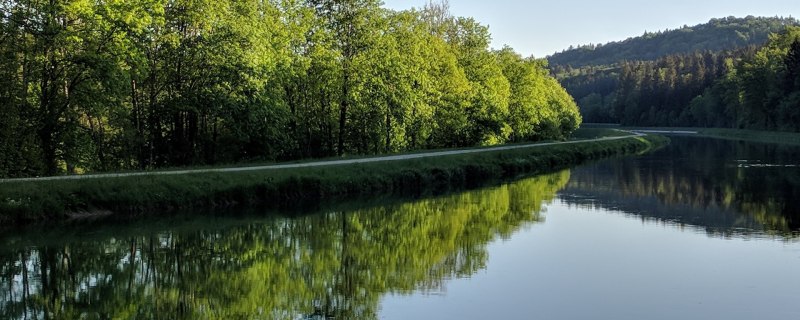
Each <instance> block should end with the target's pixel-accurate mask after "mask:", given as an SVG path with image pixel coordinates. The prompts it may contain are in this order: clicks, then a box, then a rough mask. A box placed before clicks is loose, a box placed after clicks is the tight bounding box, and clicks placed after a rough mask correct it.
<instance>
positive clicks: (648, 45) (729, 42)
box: [548, 16, 797, 68]
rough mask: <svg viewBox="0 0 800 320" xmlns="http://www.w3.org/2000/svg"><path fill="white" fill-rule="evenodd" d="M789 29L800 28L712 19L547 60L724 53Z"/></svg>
mask: <svg viewBox="0 0 800 320" xmlns="http://www.w3.org/2000/svg"><path fill="white" fill-rule="evenodd" d="M788 25H797V20H795V19H793V18H779V17H773V18H765V17H753V16H748V17H745V18H736V17H727V18H722V19H711V20H710V21H709V22H708V23H704V24H699V25H696V26H692V27H689V26H683V27H681V28H678V29H675V30H665V31H659V32H645V33H644V35H642V36H639V37H633V38H628V39H626V40H624V41H620V42H610V43H607V44H597V45H595V44H590V45H585V46H579V47H577V48H571V49H568V50H564V51H562V52H560V53H556V54H553V55H552V56H550V57H548V60H549V61H550V63H551V64H552V65H553V66H563V67H566V66H571V67H572V68H580V67H583V66H598V65H611V64H616V63H618V62H621V61H651V60H656V59H659V58H662V57H664V56H667V55H673V54H688V53H694V52H698V51H712V52H717V51H724V50H732V49H737V48H741V47H746V46H749V45H762V44H764V43H765V42H766V41H767V38H768V37H769V35H770V34H771V33H775V32H780V31H782V30H783V29H784V28H786V26H788Z"/></svg>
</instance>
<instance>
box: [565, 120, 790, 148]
mask: <svg viewBox="0 0 800 320" xmlns="http://www.w3.org/2000/svg"><path fill="white" fill-rule="evenodd" d="M616 129H619V130H616ZM620 130H661V131H690V132H697V136H699V137H708V138H718V139H730V140H741V141H750V142H762V143H779V144H788V145H800V132H784V131H759V130H745V129H728V128H698V127H629V126H625V127H623V126H620V125H618V124H603V123H584V124H583V125H582V126H581V129H579V130H578V131H577V132H576V137H579V138H582V139H590V138H595V137H598V136H605V137H610V136H614V135H613V134H612V133H611V132H613V131H617V132H621V133H623V134H624V132H625V131H620Z"/></svg>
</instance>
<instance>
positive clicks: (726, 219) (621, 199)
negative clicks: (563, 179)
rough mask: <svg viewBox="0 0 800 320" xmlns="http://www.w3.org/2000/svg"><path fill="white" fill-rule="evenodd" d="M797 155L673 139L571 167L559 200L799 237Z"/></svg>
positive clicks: (709, 227) (721, 231)
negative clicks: (647, 150) (650, 149)
mask: <svg viewBox="0 0 800 320" xmlns="http://www.w3.org/2000/svg"><path fill="white" fill-rule="evenodd" d="M798 159H800V148H798V147H792V146H780V145H771V144H755V143H744V142H735V141H727V140H714V139H701V138H686V137H683V138H681V137H675V138H673V142H672V143H671V144H670V145H669V146H668V147H667V148H665V149H663V150H661V151H659V152H657V153H653V154H650V155H646V156H643V157H638V158H625V159H620V160H614V161H604V162H600V163H596V164H593V165H589V166H585V167H581V168H577V169H575V170H573V175H572V176H573V177H572V180H571V181H570V183H569V184H568V186H567V188H566V189H565V190H564V191H563V192H562V195H561V198H562V199H564V200H565V201H566V202H568V203H571V204H577V205H580V206H588V207H592V208H604V209H611V210H616V211H622V212H626V213H628V214H636V215H639V216H641V217H642V218H643V219H655V220H658V221H667V222H671V223H674V224H678V225H691V226H697V227H699V228H701V229H703V230H705V231H706V232H707V233H708V234H709V235H721V236H758V235H763V234H769V235H779V236H785V237H797V235H798V231H800V202H798V201H797V200H798V199H800V168H798V167H797V161H798Z"/></svg>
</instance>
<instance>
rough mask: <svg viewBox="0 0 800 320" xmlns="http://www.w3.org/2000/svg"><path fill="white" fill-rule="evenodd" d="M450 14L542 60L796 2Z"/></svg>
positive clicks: (799, 7)
mask: <svg viewBox="0 0 800 320" xmlns="http://www.w3.org/2000/svg"><path fill="white" fill-rule="evenodd" d="M426 2H428V1H427V0H384V3H385V7H387V8H391V9H395V10H404V9H410V8H412V7H416V8H421V7H423V6H424V5H425V3H426ZM450 11H451V12H452V14H453V15H455V16H465V17H473V18H475V19H476V20H478V21H480V22H481V23H482V24H484V25H489V27H490V31H491V32H492V37H493V42H492V46H493V47H495V48H500V47H502V46H503V45H509V46H511V47H513V48H514V49H516V50H517V52H520V53H522V54H523V55H526V56H527V55H535V56H536V57H539V58H541V57H544V56H547V55H551V54H553V53H554V52H556V51H561V50H563V49H566V48H567V47H569V46H570V45H581V44H589V43H606V42H609V41H617V40H625V39H626V38H628V37H633V36H639V35H641V34H643V33H644V32H645V31H658V30H664V29H676V28H678V27H681V26H683V25H684V24H685V25H690V26H692V25H696V24H700V23H705V22H708V20H710V19H711V18H721V17H727V16H736V17H744V16H747V15H753V16H769V17H772V16H783V17H788V16H792V17H795V18H799V17H800V0H724V1H723V0H710V1H707V0H668V1H667V0H665V1H652V0H644V1H635V0H608V1H578V0H551V1H525V0H450Z"/></svg>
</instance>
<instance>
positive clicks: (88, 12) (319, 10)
mask: <svg viewBox="0 0 800 320" xmlns="http://www.w3.org/2000/svg"><path fill="white" fill-rule="evenodd" d="M2 9H3V10H2V15H1V16H0V31H2V33H0V41H2V44H3V45H2V47H0V56H2V59H1V60H0V87H2V88H0V98H2V99H0V118H1V119H0V125H2V126H0V177H26V176H38V175H53V174H62V173H70V174H72V173H83V172H97V171H109V170H130V169H152V168H161V167H174V166H187V165H213V164H219V163H235V162H241V161H250V160H287V159H302V158H312V157H329V156H334V155H344V154H376V153H390V152H399V151H407V150H417V149H425V148H443V147H455V146H473V145H481V144H498V143H505V142H509V141H518V140H523V139H526V140H531V139H558V138H561V137H564V136H566V135H568V134H569V132H570V131H571V130H573V129H574V126H575V125H577V124H578V123H579V122H580V118H579V117H578V115H577V112H575V110H576V109H575V105H574V103H573V102H572V101H571V100H570V99H568V97H565V96H564V95H563V94H562V91H563V90H562V89H561V88H560V86H559V85H558V83H556V82H555V81H553V80H552V79H550V78H549V76H548V75H547V74H545V73H543V72H541V71H542V70H543V68H542V67H541V66H534V64H535V63H534V62H532V61H531V62H528V63H521V62H520V61H521V59H517V60H519V61H517V62H515V63H512V64H507V65H505V66H501V64H500V61H499V60H498V55H497V54H496V53H494V52H492V51H490V50H489V47H488V44H489V39H490V34H489V30H488V27H486V26H483V25H481V24H480V23H478V22H477V21H475V20H474V19H471V18H455V17H451V16H450V15H449V13H448V11H447V8H446V5H445V4H444V3H442V4H433V3H431V4H429V5H428V6H427V7H426V9H424V10H422V11H416V10H412V11H403V12H394V11H391V10H386V9H382V8H381V7H380V2H379V1H375V0H282V1H255V0H246V1H234V0H222V1H206V0H203V1H188V0H176V1H167V0H132V1H118V0H113V1H83V0H74V1H50V2H41V1H10V2H8V1H4V2H2ZM515 67H516V68H523V69H526V70H525V71H523V70H521V71H519V72H522V73H528V74H530V75H529V76H527V77H528V78H530V79H528V80H526V81H529V82H530V81H531V79H534V78H535V79H536V81H534V82H535V83H536V86H531V85H522V86H519V87H516V88H513V89H514V90H516V92H518V93H521V94H523V95H528V94H529V93H527V92H525V90H529V89H531V90H533V88H535V90H537V93H536V94H535V96H538V97H542V98H541V99H540V100H541V101H539V102H537V103H527V102H525V103H526V105H525V107H524V108H522V107H520V106H519V105H520V103H521V102H519V101H517V102H516V103H517V106H515V107H514V108H516V109H515V110H516V111H515V112H516V113H515V115H526V114H527V115H532V114H536V115H537V116H536V119H534V118H532V117H531V116H528V117H527V118H525V119H528V120H531V121H536V124H534V125H530V124H526V123H524V122H523V121H525V119H517V118H515V116H514V115H512V114H511V113H510V112H511V111H510V103H511V102H510V100H511V90H512V87H511V84H510V81H509V79H508V78H507V75H506V74H508V75H509V76H513V74H514V72H516V71H514V70H512V69H513V68H515ZM534 70H535V71H534ZM522 109H525V110H527V111H525V112H520V110H522ZM534 109H535V110H534ZM512 121H514V122H515V123H514V124H513V125H512V124H511V122H512ZM515 130H516V131H519V132H515Z"/></svg>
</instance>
